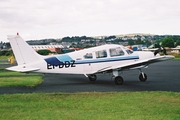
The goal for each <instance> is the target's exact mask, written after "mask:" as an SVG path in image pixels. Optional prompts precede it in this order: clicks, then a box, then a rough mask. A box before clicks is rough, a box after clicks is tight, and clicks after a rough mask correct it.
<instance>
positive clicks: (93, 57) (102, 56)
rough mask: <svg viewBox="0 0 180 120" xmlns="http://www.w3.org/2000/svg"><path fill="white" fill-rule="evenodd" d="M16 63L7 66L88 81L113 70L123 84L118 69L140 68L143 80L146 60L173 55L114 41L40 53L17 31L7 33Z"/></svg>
mask: <svg viewBox="0 0 180 120" xmlns="http://www.w3.org/2000/svg"><path fill="white" fill-rule="evenodd" d="M8 39H9V41H10V44H11V47H12V50H13V52H14V55H15V58H16V61H17V64H18V65H17V66H13V67H9V68H7V69H8V70H12V71H18V72H27V73H28V72H41V73H62V74H84V75H85V76H86V77H88V78H89V80H90V81H96V79H97V76H96V74H98V73H112V78H113V80H114V82H115V84H117V85H121V84H123V81H124V80H123V78H122V77H121V76H119V72H120V71H124V70H135V69H137V70H139V71H140V75H139V80H140V81H142V82H144V81H146V80H147V75H146V74H145V73H144V72H143V71H142V69H143V68H147V67H148V65H149V64H152V63H155V62H160V61H165V60H169V59H172V58H174V56H170V55H164V56H160V55H159V54H156V55H155V54H154V53H153V52H147V51H146V52H145V51H131V50H130V49H128V48H126V47H124V46H122V45H115V44H106V45H102V46H98V47H92V48H87V49H83V50H79V51H74V52H70V53H66V54H60V55H52V56H41V55H39V54H38V53H37V52H36V51H35V50H34V49H33V48H32V47H30V46H29V45H28V44H27V43H26V42H25V41H24V40H23V39H22V38H21V37H20V35H19V34H17V35H8Z"/></svg>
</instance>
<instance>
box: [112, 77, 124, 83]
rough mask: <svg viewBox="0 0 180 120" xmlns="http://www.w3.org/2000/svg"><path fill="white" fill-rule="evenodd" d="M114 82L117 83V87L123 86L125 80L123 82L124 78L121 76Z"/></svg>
mask: <svg viewBox="0 0 180 120" xmlns="http://www.w3.org/2000/svg"><path fill="white" fill-rule="evenodd" d="M114 82H115V84H116V85H122V84H123V82H124V80H123V78H122V77H121V76H116V77H115V78H114Z"/></svg>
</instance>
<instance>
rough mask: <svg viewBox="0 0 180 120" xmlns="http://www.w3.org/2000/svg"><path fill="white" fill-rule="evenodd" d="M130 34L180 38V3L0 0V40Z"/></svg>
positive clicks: (170, 0)
mask: <svg viewBox="0 0 180 120" xmlns="http://www.w3.org/2000/svg"><path fill="white" fill-rule="evenodd" d="M17 32H19V34H20V35H21V36H22V37H23V38H24V39H25V40H31V39H44V38H62V37H66V36H70V37H71V36H84V35H85V36H102V35H120V34H129V33H148V34H149V33H150V34H159V35H164V34H171V35H172V34H173V35H174V34H175V35H180V0H0V41H6V42H7V41H8V40H7V35H15V34H16V33H17Z"/></svg>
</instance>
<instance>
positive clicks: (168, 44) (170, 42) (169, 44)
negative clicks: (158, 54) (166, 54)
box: [162, 37, 174, 48]
mask: <svg viewBox="0 0 180 120" xmlns="http://www.w3.org/2000/svg"><path fill="white" fill-rule="evenodd" d="M162 47H170V48H173V47H174V40H173V38H172V37H166V38H164V39H163V40H162Z"/></svg>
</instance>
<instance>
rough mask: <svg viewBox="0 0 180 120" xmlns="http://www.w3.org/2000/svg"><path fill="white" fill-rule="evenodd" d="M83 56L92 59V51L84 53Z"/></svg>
mask: <svg viewBox="0 0 180 120" xmlns="http://www.w3.org/2000/svg"><path fill="white" fill-rule="evenodd" d="M84 58H85V59H92V58H93V55H92V53H86V55H84Z"/></svg>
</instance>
